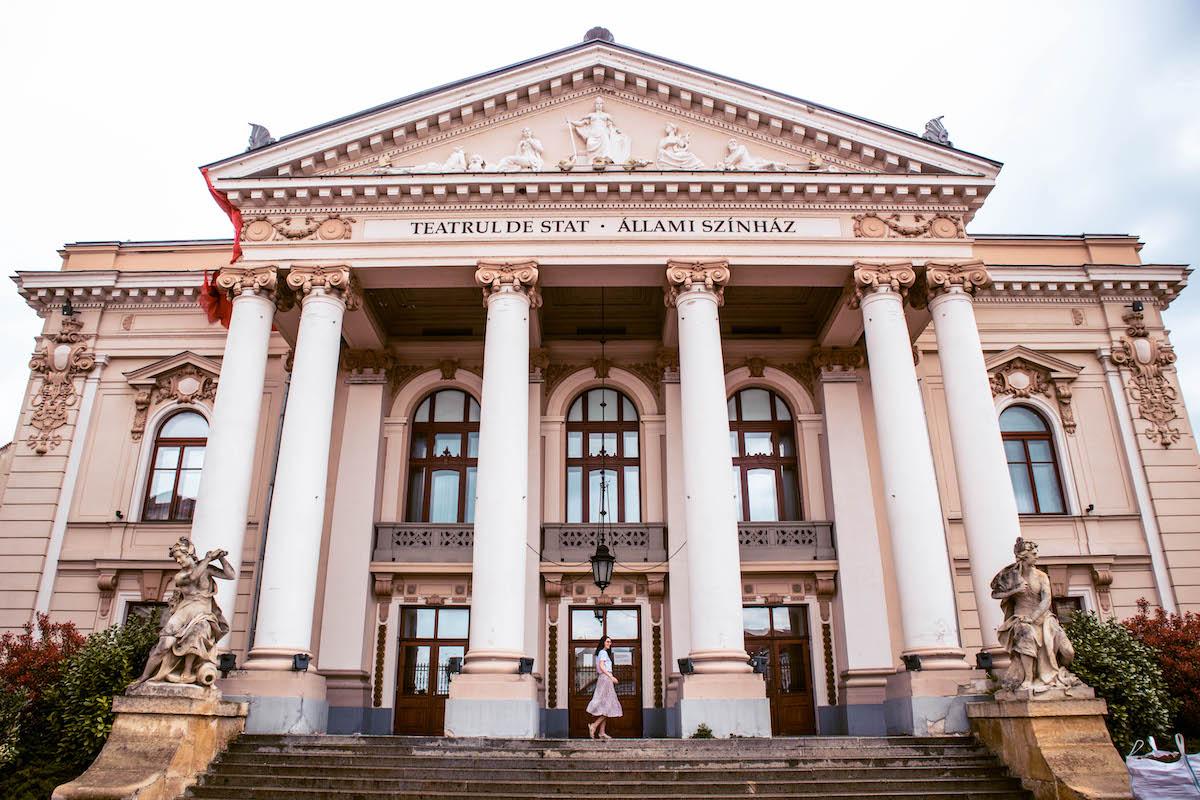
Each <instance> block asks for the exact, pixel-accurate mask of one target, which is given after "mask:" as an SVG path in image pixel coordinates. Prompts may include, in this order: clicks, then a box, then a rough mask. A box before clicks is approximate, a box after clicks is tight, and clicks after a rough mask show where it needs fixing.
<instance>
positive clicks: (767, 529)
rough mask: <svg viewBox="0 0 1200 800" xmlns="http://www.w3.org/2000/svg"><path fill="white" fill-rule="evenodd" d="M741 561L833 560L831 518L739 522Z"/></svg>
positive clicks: (835, 551) (835, 554)
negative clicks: (828, 519) (808, 520)
mask: <svg viewBox="0 0 1200 800" xmlns="http://www.w3.org/2000/svg"><path fill="white" fill-rule="evenodd" d="M738 544H739V545H740V547H739V550H740V551H741V560H742V563H746V562H748V561H833V560H834V559H835V558H837V550H836V548H835V546H834V540H833V523H832V522H804V521H801V522H739V523H738Z"/></svg>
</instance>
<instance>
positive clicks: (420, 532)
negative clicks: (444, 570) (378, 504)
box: [371, 522, 475, 564]
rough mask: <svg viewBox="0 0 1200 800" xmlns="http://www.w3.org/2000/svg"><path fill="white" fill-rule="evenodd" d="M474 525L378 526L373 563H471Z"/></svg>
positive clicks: (408, 523)
mask: <svg viewBox="0 0 1200 800" xmlns="http://www.w3.org/2000/svg"><path fill="white" fill-rule="evenodd" d="M474 543H475V526H474V525H446V524H441V523H436V522H381V523H379V524H378V525H376V526H375V550H374V552H373V553H372V555H371V560H372V561H404V562H412V563H417V564H428V563H452V564H470V563H471V546H472V545H473V544H474Z"/></svg>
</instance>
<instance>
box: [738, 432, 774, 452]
mask: <svg viewBox="0 0 1200 800" xmlns="http://www.w3.org/2000/svg"><path fill="white" fill-rule="evenodd" d="M742 435H743V437H744V438H745V440H746V455H748V456H769V455H772V454H773V453H774V452H775V451H774V446H773V445H772V443H771V434H770V433H766V432H764V431H746V432H745V433H744V434H742Z"/></svg>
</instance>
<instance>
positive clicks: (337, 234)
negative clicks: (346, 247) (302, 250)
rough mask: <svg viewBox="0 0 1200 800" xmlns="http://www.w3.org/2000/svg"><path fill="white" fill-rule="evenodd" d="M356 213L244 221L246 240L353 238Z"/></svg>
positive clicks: (243, 236) (330, 239)
mask: <svg viewBox="0 0 1200 800" xmlns="http://www.w3.org/2000/svg"><path fill="white" fill-rule="evenodd" d="M354 222H356V220H355V219H354V217H346V216H342V215H341V214H324V215H317V216H307V217H304V218H303V221H301V218H300V217H292V216H282V217H261V218H259V219H251V220H246V221H245V222H244V223H242V241H245V242H266V241H270V240H272V239H292V240H298V239H320V240H322V241H337V240H338V239H349V238H350V232H351V225H352V223H354Z"/></svg>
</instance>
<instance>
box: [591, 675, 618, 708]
mask: <svg viewBox="0 0 1200 800" xmlns="http://www.w3.org/2000/svg"><path fill="white" fill-rule="evenodd" d="M587 713H589V714H591V715H592V716H593V717H619V716H621V701H620V700H618V699H617V687H616V685H615V684H614V683H613V682H612V681H611V680H609V678H608V676H607V675H602V674H597V675H596V689H595V691H593V692H592V702H590V703H588V705H587Z"/></svg>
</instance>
